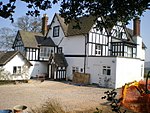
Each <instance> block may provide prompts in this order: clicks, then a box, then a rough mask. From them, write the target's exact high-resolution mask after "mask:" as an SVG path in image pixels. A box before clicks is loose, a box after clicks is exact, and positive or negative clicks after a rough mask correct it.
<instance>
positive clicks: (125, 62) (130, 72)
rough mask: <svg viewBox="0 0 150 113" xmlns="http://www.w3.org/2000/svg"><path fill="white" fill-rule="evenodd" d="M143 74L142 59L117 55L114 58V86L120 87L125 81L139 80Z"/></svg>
mask: <svg viewBox="0 0 150 113" xmlns="http://www.w3.org/2000/svg"><path fill="white" fill-rule="evenodd" d="M143 76H144V61H141V60H140V59H133V58H121V57H117V60H116V86H115V88H118V87H122V86H123V85H124V84H125V83H129V82H133V81H135V80H136V81H139V80H141V79H143Z"/></svg>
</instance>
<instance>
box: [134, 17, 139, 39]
mask: <svg viewBox="0 0 150 113" xmlns="http://www.w3.org/2000/svg"><path fill="white" fill-rule="evenodd" d="M140 22H141V20H140V18H139V17H135V19H134V23H133V25H134V26H133V35H134V36H140Z"/></svg>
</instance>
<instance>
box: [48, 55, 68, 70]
mask: <svg viewBox="0 0 150 113" xmlns="http://www.w3.org/2000/svg"><path fill="white" fill-rule="evenodd" d="M52 59H54V62H55V64H56V65H57V66H59V67H67V66H68V63H67V60H66V58H65V56H64V54H63V53H55V54H54V56H51V58H50V63H51V61H52Z"/></svg>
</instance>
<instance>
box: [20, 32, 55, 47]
mask: <svg viewBox="0 0 150 113" xmlns="http://www.w3.org/2000/svg"><path fill="white" fill-rule="evenodd" d="M19 35H20V37H21V39H22V41H23V44H24V47H30V48H38V46H39V45H44V46H55V44H54V42H53V41H52V40H51V39H50V38H45V37H44V36H43V35H42V33H35V32H28V31H23V30H20V31H19Z"/></svg>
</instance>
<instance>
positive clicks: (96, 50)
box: [95, 45, 101, 55]
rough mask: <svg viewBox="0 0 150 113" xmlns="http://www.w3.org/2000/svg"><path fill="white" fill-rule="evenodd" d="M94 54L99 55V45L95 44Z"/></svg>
mask: <svg viewBox="0 0 150 113" xmlns="http://www.w3.org/2000/svg"><path fill="white" fill-rule="evenodd" d="M95 55H101V45H95Z"/></svg>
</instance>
